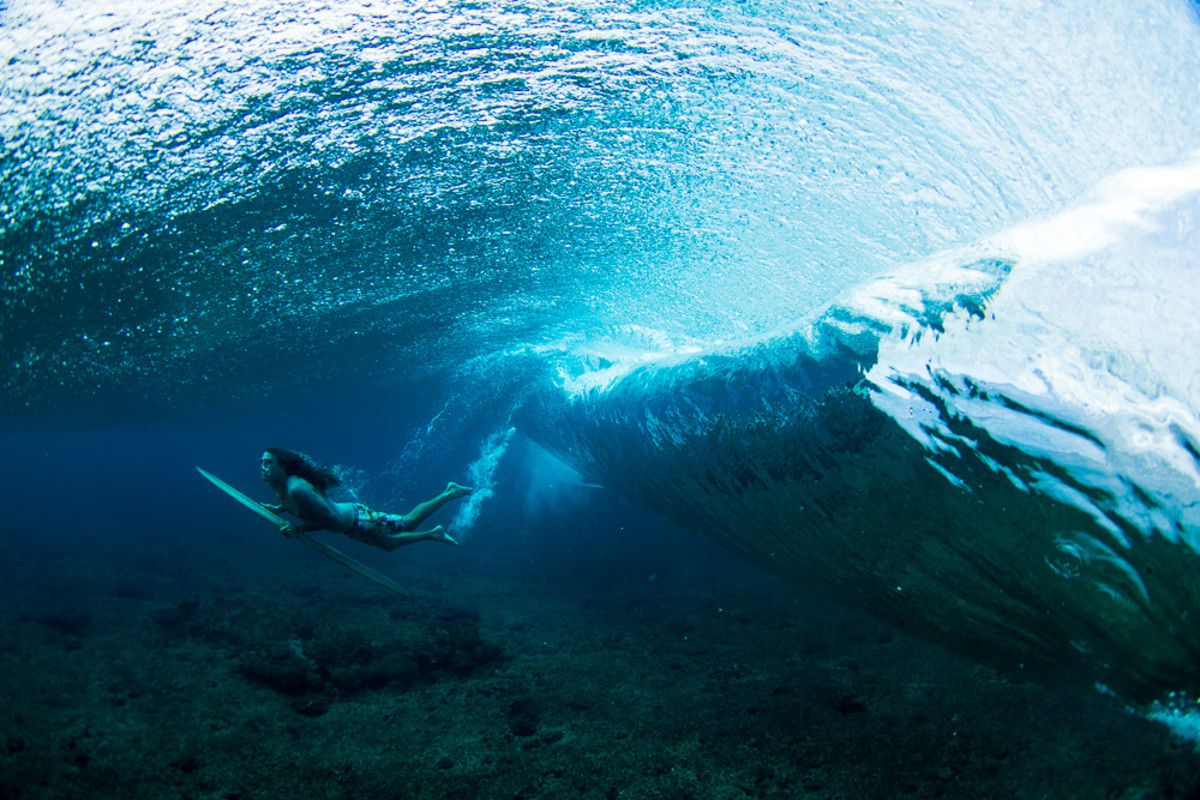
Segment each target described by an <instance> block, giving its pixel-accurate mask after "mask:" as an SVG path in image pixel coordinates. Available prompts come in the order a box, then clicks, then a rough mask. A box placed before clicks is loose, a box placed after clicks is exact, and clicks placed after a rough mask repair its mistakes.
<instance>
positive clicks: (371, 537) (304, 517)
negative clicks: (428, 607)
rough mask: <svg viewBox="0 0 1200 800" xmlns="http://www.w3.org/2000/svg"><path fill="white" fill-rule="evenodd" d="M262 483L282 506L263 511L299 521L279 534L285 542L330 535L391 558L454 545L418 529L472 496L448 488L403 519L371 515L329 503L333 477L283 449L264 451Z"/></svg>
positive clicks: (336, 481) (442, 535)
mask: <svg viewBox="0 0 1200 800" xmlns="http://www.w3.org/2000/svg"><path fill="white" fill-rule="evenodd" d="M262 479H263V481H264V482H265V483H266V484H267V485H268V486H270V487H271V488H272V489H274V490H275V494H276V495H277V496H278V497H279V501H280V504H279V505H277V506H266V507H267V508H269V509H270V510H271V511H273V512H275V513H276V514H279V513H282V512H284V511H286V512H287V513H289V514H291V515H292V516H294V517H296V518H297V519H298V520H299V522H289V523H288V524H287V525H285V526H283V528H281V531H282V532H283V535H284V536H291V535H292V534H296V533H307V532H308V531H315V530H330V531H336V532H337V533H344V534H346V535H347V536H349V537H350V538H351V539H357V540H358V541H360V542H363V543H364V544H369V545H372V546H374V547H382V548H383V549H384V550H387V551H389V552H391V551H392V550H395V549H396V548H398V547H404V546H405V545H409V544H416V543H417V542H445V543H446V544H454V545H456V544H458V542H457V541H455V540H454V537H452V536H451V535H450V534H448V533H446V529H445V528H443V527H442V526H441V525H438V526H437V527H436V528H433V529H432V530H428V531H418V530H416V527H417V526H418V525H420V524H421V523H422V522H424V521H425V518H426V517H428V516H429V515H430V514H432V513H433V512H435V511H437V510H438V509H439V508H441V507H442V506H444V505H445V504H446V503H448V502H450V501H451V500H457V499H458V498H460V497H465V496H466V495H469V494H470V493H471V491H472V490H471V488H470V487H467V486H460V485H458V484H457V483H450V484H447V486H446V489H445V491H443V492H442V493H441V494H439V495H438V496H437V497H435V498H433V499H432V500H427V501H425V502H424V503H421V504H419V505H417V507H416V508H414V509H413V510H412V511H410V512H408V513H407V514H403V515H401V514H389V513H386V512H383V511H374V510H372V509H370V508H367V507H366V506H364V505H363V504H362V503H344V502H338V501H335V500H330V499H329V498H328V497H327V496H326V493H327V492H328V491H329V490H331V489H335V488H337V487H338V486H341V485H342V480H341V478H339V477H338V476H337V473H336V472H335V471H334V470H333V469H331V468H329V467H322V466H320V465H318V464H317V463H316V462H315V461H313V460H312V458H310V457H309V456H306V455H305V454H303V453H298V452H296V451H295V450H285V449H283V448H281V447H268V448H267V449H266V451H265V452H263V454H262Z"/></svg>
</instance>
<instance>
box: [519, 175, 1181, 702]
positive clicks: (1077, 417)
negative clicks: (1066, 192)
mask: <svg viewBox="0 0 1200 800" xmlns="http://www.w3.org/2000/svg"><path fill="white" fill-rule="evenodd" d="M1198 212H1200V159H1197V158H1195V157H1193V158H1191V159H1187V160H1185V161H1183V162H1180V163H1177V164H1173V165H1169V166H1164V167H1158V168H1154V169H1146V170H1136V171H1129V172H1125V173H1120V174H1118V175H1116V176H1114V177H1113V178H1112V179H1110V180H1109V181H1106V182H1105V183H1104V184H1102V185H1101V186H1100V187H1099V188H1098V189H1097V190H1096V191H1095V192H1094V193H1093V194H1092V195H1091V196H1089V197H1087V198H1085V199H1084V200H1083V201H1082V202H1081V203H1080V204H1078V205H1077V206H1075V207H1072V208H1070V209H1067V210H1065V211H1063V212H1061V213H1060V214H1058V215H1055V216H1054V217H1051V218H1048V219H1046V220H1041V221H1038V222H1036V223H1030V224H1028V225H1024V226H1020V227H1018V228H1015V229H1013V230H1010V231H1007V232H1005V233H1003V234H1000V235H997V236H995V237H992V238H990V239H988V240H986V241H983V242H980V243H978V244H977V245H975V246H973V247H971V248H967V249H964V250H960V251H956V252H954V253H948V254H944V255H942V256H940V257H938V258H935V259H932V260H930V261H926V262H922V263H920V264H916V265H913V266H912V267H910V268H907V269H905V270H902V271H901V272H899V273H897V274H896V275H894V276H891V277H889V278H885V279H881V280H878V281H874V282H871V283H868V284H865V285H863V286H861V287H858V288H857V289H855V290H854V291H852V292H851V293H849V294H848V295H847V296H846V297H844V298H842V299H841V300H840V301H839V302H837V303H834V304H833V305H831V306H830V307H829V308H827V309H825V310H824V311H823V312H822V313H820V314H819V315H817V316H816V317H814V318H813V319H812V320H811V321H809V322H808V323H806V324H805V325H803V326H802V327H801V328H800V329H798V330H797V331H795V332H794V333H792V334H790V335H787V336H781V337H777V338H774V339H770V340H766V341H760V342H757V343H754V344H751V345H747V346H744V347H740V348H734V349H727V350H724V351H721V352H709V353H704V354H701V355H695V356H691V357H690V358H687V359H686V360H684V361H682V362H681V363H662V364H655V363H651V364H648V365H645V366H641V367H639V368H636V369H633V370H632V371H630V372H629V373H628V374H627V375H625V376H624V377H622V378H621V379H620V380H618V381H616V382H615V383H612V384H610V385H607V386H603V387H600V388H596V389H593V390H590V391H582V392H576V393H574V394H568V393H566V392H564V391H562V390H557V391H555V390H547V391H546V392H544V393H543V394H542V395H541V396H540V397H539V399H538V401H537V403H536V404H535V405H533V406H531V407H530V408H528V409H526V413H525V415H524V421H523V425H524V426H525V427H526V428H527V429H528V430H529V431H530V432H531V433H532V435H533V436H534V438H536V439H537V440H539V441H540V442H542V443H543V444H545V445H547V446H548V447H549V448H550V449H552V450H554V451H555V452H557V453H559V454H560V455H562V456H563V457H564V458H566V459H567V460H568V461H570V462H571V463H572V464H573V465H575V466H576V467H577V468H580V469H581V470H582V471H583V472H585V473H586V474H589V475H592V476H594V477H596V478H597V479H598V480H600V481H601V482H603V483H605V484H607V485H610V486H612V487H614V488H618V489H620V490H623V491H625V492H627V493H629V494H631V495H633V496H634V497H636V498H637V499H639V500H640V501H642V502H643V503H645V504H647V505H649V506H650V507H652V508H655V509H657V510H659V511H660V512H662V513H663V514H664V515H665V516H666V517H668V518H669V519H671V520H672V521H673V522H675V523H677V524H679V525H680V526H682V527H683V528H685V529H688V530H691V531H693V532H695V533H697V534H699V535H702V536H705V537H707V538H710V539H713V540H716V541H718V542H720V543H722V544H724V545H726V546H728V547H729V548H731V549H732V550H734V551H735V552H738V553H740V554H741V555H743V556H745V557H747V558H749V559H751V560H753V561H755V562H757V563H758V564H760V565H762V566H764V567H766V568H767V569H769V570H771V571H772V572H774V573H776V574H778V575H781V576H783V577H785V578H786V579H788V580H791V581H793V582H795V583H797V584H800V585H802V586H804V587H806V588H809V589H812V590H814V591H817V592H819V593H821V594H824V595H826V596H830V597H832V598H834V599H837V600H839V601H841V602H844V603H847V604H850V605H854V606H858V607H861V608H865V609H867V610H868V611H870V612H872V613H874V614H876V615H877V616H879V617H881V618H883V619H885V620H887V621H889V622H892V623H894V624H896V625H897V626H899V627H901V628H903V629H906V630H908V631H910V632H912V633H915V634H917V635H920V636H922V637H925V638H928V639H931V640H934V641H937V642H940V643H942V644H944V645H947V646H949V647H951V648H953V649H955V650H958V651H961V652H963V653H965V654H967V655H969V656H971V657H973V658H975V659H977V660H980V661H983V662H985V663H989V664H992V665H995V666H997V667H1000V668H1003V669H1009V670H1016V671H1021V672H1022V673H1024V674H1036V675H1038V676H1040V677H1043V678H1046V679H1054V680H1061V681H1066V682H1070V683H1075V684H1079V685H1085V686H1086V685H1101V686H1103V687H1105V688H1106V689H1107V690H1110V691H1113V692H1115V693H1117V694H1120V695H1122V696H1124V697H1126V698H1129V699H1132V700H1136V701H1150V700H1154V699H1157V698H1160V697H1164V696H1166V695H1167V694H1169V693H1170V692H1173V691H1175V692H1187V693H1189V694H1191V695H1193V696H1194V695H1195V694H1196V692H1197V690H1200V670H1198V669H1197V664H1200V623H1198V622H1197V620H1198V619H1200V616H1198V614H1200V584H1198V583H1197V581H1196V580H1195V576H1196V575H1197V574H1200V571H1198V569H1200V552H1198V551H1200V539H1198V538H1197V534H1198V532H1200V516H1198V515H1200V457H1198V456H1200V445H1198V442H1200V417H1198V415H1197V413H1196V409H1197V408H1198V407H1200V394H1198V389H1200V382H1198V381H1197V380H1196V375H1197V371H1196V369H1195V367H1194V364H1193V360H1194V356H1195V354H1196V353H1197V352H1200V350H1198V348H1197V345H1198V344H1200V321H1198V320H1197V316H1196V315H1195V313H1194V309H1195V308H1196V307H1198V306H1200V289H1197V288H1195V281H1192V280H1188V279H1187V275H1188V274H1190V273H1191V272H1192V271H1193V270H1194V268H1195V266H1196V260H1197V258H1196V256H1195V254H1196V253H1198V252H1200V230H1198V229H1197V226H1196V223H1195V220H1196V219H1197V218H1200V214H1198ZM1064 232H1067V233H1072V234H1074V235H1073V236H1071V237H1067V236H1064ZM577 383H578V382H577Z"/></svg>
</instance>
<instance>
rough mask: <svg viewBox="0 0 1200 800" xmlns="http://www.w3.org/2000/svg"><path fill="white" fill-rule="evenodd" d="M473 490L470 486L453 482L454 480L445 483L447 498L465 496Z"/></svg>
mask: <svg viewBox="0 0 1200 800" xmlns="http://www.w3.org/2000/svg"><path fill="white" fill-rule="evenodd" d="M473 491H475V490H474V489H472V488H471V487H470V486H463V485H461V484H458V483H455V482H454V481H450V483H448V484H446V491H445V494H446V496H447V497H448V498H450V499H451V500H454V499H456V498H459V497H466V496H467V495H469V494H470V493H471V492H473Z"/></svg>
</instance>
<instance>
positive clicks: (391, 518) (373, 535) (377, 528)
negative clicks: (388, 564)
mask: <svg viewBox="0 0 1200 800" xmlns="http://www.w3.org/2000/svg"><path fill="white" fill-rule="evenodd" d="M354 514H355V518H354V524H353V525H351V526H350V530H348V531H346V535H347V536H349V537H350V538H351V539H357V540H358V541H360V542H362V543H363V544H370V545H374V546H375V547H384V548H387V546H388V545H389V544H391V539H392V537H393V536H394V535H395V534H397V533H404V532H405V531H407V530H408V526H407V525H405V524H404V516H403V515H401V514H388V513H387V512H385V511H374V510H372V509H370V508H367V507H366V506H364V505H363V504H362V503H355V504H354ZM393 546H394V545H393Z"/></svg>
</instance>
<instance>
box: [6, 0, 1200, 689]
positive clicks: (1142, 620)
mask: <svg viewBox="0 0 1200 800" xmlns="http://www.w3.org/2000/svg"><path fill="white" fill-rule="evenodd" d="M0 56H2V57H3V63H4V69H3V72H2V73H0V131H2V139H3V144H4V151H3V156H2V160H0V174H2V178H3V185H4V194H3V197H2V198H0V224H2V226H3V231H2V236H0V242H2V245H0V247H2V251H0V260H2V270H0V274H2V275H3V287H2V292H0V304H2V312H3V318H2V320H0V337H2V339H0V349H2V354H3V359H4V372H3V395H2V399H0V413H3V415H4V420H5V426H6V427H7V428H9V429H23V428H28V427H29V426H57V425H62V424H65V423H66V422H68V421H69V422H70V423H71V424H73V425H77V424H107V423H113V422H124V421H129V420H131V419H137V418H141V417H144V416H146V415H152V416H156V417H163V416H166V417H170V415H172V414H179V413H187V414H197V413H203V409H205V408H208V407H210V405H211V404H212V403H213V402H215V401H224V400H229V399H238V398H241V399H245V398H257V397H263V398H264V402H277V401H278V400H279V399H280V398H288V397H296V396H303V395H305V394H306V393H308V394H312V393H316V392H318V391H324V390H326V389H327V388H328V387H331V386H333V387H338V388H339V390H340V391H341V392H342V399H343V401H344V404H345V405H348V406H351V407H352V406H353V405H354V403H355V402H356V398H359V397H368V396H369V397H371V398H372V402H377V401H378V398H379V397H380V396H383V397H385V398H386V397H389V396H395V397H396V398H398V399H397V402H398V403H399V402H400V400H399V398H402V397H406V396H411V394H412V392H413V387H414V386H419V387H420V391H421V392H422V393H424V394H425V395H428V396H429V397H430V398H432V399H431V400H430V403H431V406H432V407H434V408H439V407H440V408H442V409H443V410H447V411H450V412H453V414H456V415H459V416H460V417H461V418H465V417H467V416H470V417H471V419H472V420H474V422H475V423H477V424H476V427H475V428H474V429H473V430H474V433H475V434H477V435H478V437H479V438H480V439H481V440H482V441H490V442H491V444H490V445H488V446H486V447H485V448H484V449H485V451H486V452H488V453H491V454H492V456H493V460H494V458H498V457H499V454H500V453H502V452H503V447H504V444H505V443H506V442H507V441H508V438H507V437H508V434H507V433H506V432H507V430H508V427H509V425H510V424H511V423H513V422H514V421H515V423H516V424H517V426H518V428H519V430H521V431H523V432H524V433H525V434H526V435H528V436H530V437H533V438H534V439H536V440H538V441H540V442H541V443H543V444H544V445H545V446H546V447H548V448H550V449H551V450H553V451H554V452H556V453H558V454H559V455H560V456H561V457H562V458H563V459H564V460H567V461H569V462H571V463H573V464H575V465H576V466H578V467H579V468H580V469H582V470H583V471H585V472H586V473H588V474H589V475H591V476H594V477H596V478H597V479H599V480H601V481H603V482H604V483H605V484H606V485H610V486H612V487H614V488H617V489H620V490H622V491H625V492H627V493H629V494H631V495H633V496H635V497H637V498H638V499H640V500H642V501H643V502H644V503H646V504H647V505H649V506H650V507H651V508H654V509H656V510H658V511H660V512H661V513H663V514H664V515H665V516H666V517H668V518H670V519H672V520H673V521H675V522H677V523H679V524H680V525H681V526H683V527H685V528H687V529H689V530H692V531H694V532H696V533H698V534H701V535H704V536H708V537H712V538H715V539H717V540H718V541H721V542H723V543H725V544H727V545H728V546H730V547H731V548H733V549H734V550H736V551H738V552H740V553H742V554H743V555H745V556H746V557H748V558H750V559H752V560H755V561H757V562H758V563H761V564H763V565H765V566H766V567H768V568H769V569H772V570H774V571H776V572H778V573H780V574H783V575H785V576H787V577H788V578H790V579H792V580H795V581H796V582H797V583H800V584H802V585H804V586H806V587H809V588H812V589H814V590H818V591H821V592H823V593H825V594H827V595H830V596H833V597H836V598H838V599H839V600H841V601H843V602H846V603H849V604H853V605H857V606H861V607H864V608H866V609H868V610H870V611H872V612H873V613H875V614H878V615H879V616H881V617H883V618H885V619H888V620H890V621H892V622H894V623H896V624H897V625H899V626H901V627H904V628H907V629H909V630H912V631H915V632H917V633H919V634H921V635H924V636H927V637H930V638H933V639H936V640H938V641H941V642H944V643H946V644H948V645H950V646H952V647H955V648H957V649H960V650H963V651H965V652H967V653H969V654H970V655H972V656H974V657H976V658H978V659H981V660H984V661H987V662H990V663H994V664H998V665H1002V666H1006V667H1010V668H1013V669H1016V670H1021V669H1028V670H1030V671H1034V670H1036V671H1038V672H1039V674H1043V673H1049V674H1052V675H1054V676H1056V677H1059V678H1066V679H1067V680H1069V681H1072V682H1075V683H1080V684H1085V685H1086V684H1092V683H1097V684H1101V685H1103V686H1105V687H1107V688H1109V689H1111V690H1112V691H1115V692H1118V693H1121V694H1123V695H1125V696H1128V697H1132V698H1136V699H1143V700H1144V699H1153V698H1157V697H1161V696H1163V695H1165V694H1166V693H1167V692H1170V691H1175V690H1179V691H1183V690H1189V691H1193V692H1194V691H1197V690H1198V689H1200V686H1198V685H1197V684H1200V672H1198V671H1197V670H1196V668H1195V665H1196V663H1197V660H1198V659H1197V656H1200V624H1198V623H1197V613H1200V591H1197V589H1195V588H1194V586H1195V582H1194V576H1195V575H1196V574H1197V567H1198V566H1200V563H1198V561H1200V556H1198V555H1197V545H1198V544H1200V542H1198V541H1197V530H1198V529H1197V525H1198V524H1200V518H1198V515H1200V511H1198V510H1197V509H1198V506H1197V502H1198V501H1200V422H1198V421H1197V409H1200V382H1198V380H1197V377H1198V373H1197V370H1196V367H1195V355H1196V353H1197V345H1198V344H1200V330H1198V326H1200V323H1198V322H1197V318H1196V315H1195V314H1194V313H1193V311H1192V309H1194V308H1196V307H1197V305H1198V301H1200V288H1197V283H1196V281H1195V280H1194V278H1193V276H1192V274H1191V273H1192V270H1193V269H1194V268H1195V266H1196V264H1197V260H1198V257H1197V256H1196V253H1198V252H1200V231H1198V230H1197V224H1198V223H1197V219H1198V218H1200V166H1198V163H1197V160H1196V159H1197V156H1196V155H1194V153H1195V152H1196V151H1197V150H1198V149H1200V99H1198V98H1200V93H1197V91H1196V87H1197V83H1198V81H1200V25H1198V22H1197V16H1196V12H1195V7H1194V6H1191V5H1189V4H1187V3H1183V2H1166V1H1164V2H1153V3H1152V2H1128V0H1119V1H1118V0H1112V1H1111V2H1098V3H1097V2H1063V3H1041V2H1033V1H1032V0H1029V1H1028V2H1024V1H1021V0H1013V1H1012V2H1005V3H994V4H978V3H977V4H968V3H961V2H925V3H919V4H901V3H850V2H847V3H826V2H811V3H807V2H806V3H790V2H789V3H778V4H772V3H768V2H763V3H737V4H734V3H728V4H694V5H692V4H687V3H671V2H662V3H650V2H648V3H632V4H630V3H621V4H610V3H604V4H588V3H574V4H562V5H557V4H551V3H526V4H510V3H505V4H501V3H488V2H477V3H452V2H425V3H405V2H391V3H373V2H350V3H338V4H335V6H334V7H332V8H330V7H326V6H325V5H324V4H320V3H306V2H292V3H254V2H251V3H239V4H227V3H225V2H216V1H215V0H194V1H193V2H189V3H186V4H172V3H162V2H156V3H144V4H143V3H136V2H119V3H118V2H114V3H112V4H111V5H106V4H104V3H96V2H89V3H86V4H84V3H78V4H77V3H74V2H63V3H53V4H52V3H37V2H19V1H18V2H12V3H9V4H8V5H6V6H4V7H3V8H0ZM514 410H516V412H517V413H516V414H515V415H513V414H512V412H514ZM343 413H344V412H343ZM510 415H511V416H510ZM344 424H349V425H352V424H353V420H350V422H349V423H344ZM489 437H491V438H490V439H489ZM484 461H486V459H485V460H484ZM481 463H482V462H481ZM485 466H486V464H485Z"/></svg>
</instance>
